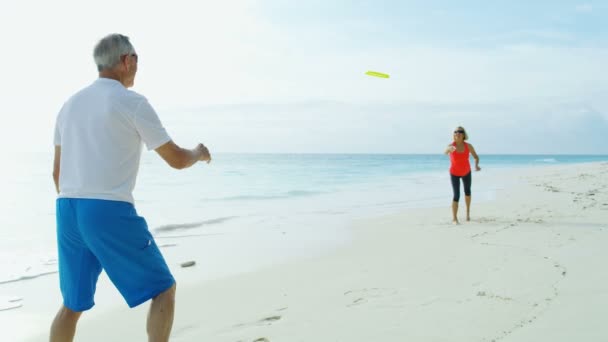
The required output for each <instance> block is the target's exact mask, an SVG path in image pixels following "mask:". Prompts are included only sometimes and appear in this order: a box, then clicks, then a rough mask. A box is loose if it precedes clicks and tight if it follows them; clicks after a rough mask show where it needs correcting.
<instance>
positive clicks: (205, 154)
mask: <svg viewBox="0 0 608 342" xmlns="http://www.w3.org/2000/svg"><path fill="white" fill-rule="evenodd" d="M196 149H197V150H198V151H199V153H200V154H201V156H200V157H199V158H198V160H199V161H206V162H207V164H209V163H210V162H211V154H210V153H209V149H208V148H207V147H206V146H205V145H203V144H198V146H197V147H196Z"/></svg>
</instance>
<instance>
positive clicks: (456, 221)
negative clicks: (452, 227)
mask: <svg viewBox="0 0 608 342" xmlns="http://www.w3.org/2000/svg"><path fill="white" fill-rule="evenodd" d="M452 224H460V222H458V220H456V219H455V220H452Z"/></svg>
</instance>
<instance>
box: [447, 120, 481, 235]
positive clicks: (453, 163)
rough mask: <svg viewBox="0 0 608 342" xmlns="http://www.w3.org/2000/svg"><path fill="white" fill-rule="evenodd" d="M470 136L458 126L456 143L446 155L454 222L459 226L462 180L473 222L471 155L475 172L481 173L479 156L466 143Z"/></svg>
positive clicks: (452, 144) (449, 147) (455, 135)
mask: <svg viewBox="0 0 608 342" xmlns="http://www.w3.org/2000/svg"><path fill="white" fill-rule="evenodd" d="M466 140H469V135H468V134H467V131H466V130H465V129H464V127H461V126H458V127H456V129H455V130H454V142H452V143H451V144H449V145H448V147H447V149H446V150H445V154H447V155H449V156H450V178H451V180H452V190H453V192H454V198H453V201H452V222H453V223H454V224H458V201H460V179H462V184H463V185H464V200H465V203H466V205H467V221H470V220H471V216H470V209H471V164H470V163H469V154H472V155H473V158H475V171H480V170H481V168H480V167H479V156H478V155H477V153H476V152H475V149H474V148H473V145H471V144H469V143H467V142H466Z"/></svg>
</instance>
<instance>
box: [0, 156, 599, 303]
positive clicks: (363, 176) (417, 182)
mask: <svg viewBox="0 0 608 342" xmlns="http://www.w3.org/2000/svg"><path fill="white" fill-rule="evenodd" d="M598 161H608V156H598V155H590V156H584V155H481V167H482V171H481V172H480V173H475V174H474V176H473V194H474V200H475V201H483V200H491V199H493V198H494V196H495V190H497V189H500V188H501V186H503V184H495V183H493V184H488V183H487V182H484V177H485V175H486V174H488V175H489V174H491V173H492V171H493V170H500V169H506V168H513V169H516V168H521V167H530V166H542V165H560V164H572V163H584V162H598ZM12 162H13V163H14V165H15V168H13V169H11V170H12V171H11V172H12V173H11V174H9V175H5V179H9V182H8V184H7V185H6V193H8V194H9V195H8V196H4V197H3V198H2V199H1V200H0V206H1V208H2V213H1V215H0V258H1V260H3V262H2V264H0V309H1V307H2V300H1V297H2V295H3V286H7V285H8V286H12V285H11V284H13V285H14V284H15V283H16V282H20V281H29V280H28V279H35V278H37V277H40V276H43V275H46V274H54V273H55V272H56V270H57V265H56V251H55V233H54V231H55V222H54V199H55V194H54V188H53V185H52V179H51V156H50V155H35V154H31V155H21V156H20V157H19V159H15V160H13V161H12ZM448 167H449V159H448V157H447V156H444V155H389V154H374V155H367V154H218V155H215V156H214V160H213V162H212V163H211V164H209V165H206V164H199V165H195V166H194V167H192V168H190V169H187V170H183V171H177V170H173V169H171V168H169V167H168V166H167V165H165V164H164V162H163V161H162V160H161V159H160V158H159V157H158V156H157V155H156V154H155V153H145V154H144V157H143V159H142V164H141V168H140V177H139V178H138V183H137V186H136V191H135V194H134V195H135V199H136V207H137V209H138V211H139V213H140V214H141V215H143V216H145V217H146V219H147V221H148V224H149V226H150V229H151V230H152V232H153V233H154V234H155V236H156V237H157V240H158V241H159V244H161V245H162V244H165V245H167V246H168V245H169V244H170V245H173V246H178V247H174V248H172V249H170V250H168V251H169V252H168V253H169V255H170V257H171V253H179V248H181V247H179V246H186V245H188V243H187V240H188V239H194V238H195V237H196V236H201V235H205V234H207V235H209V236H212V235H213V234H216V235H220V234H228V233H229V234H228V235H230V234H232V235H231V236H232V237H236V236H242V235H243V234H248V233H250V232H256V234H255V235H253V237H252V238H253V239H262V238H260V237H266V238H264V239H262V240H263V241H257V242H256V243H259V244H260V251H262V250H273V249H274V250H275V251H276V253H277V255H282V254H281V253H287V252H285V250H301V251H305V252H304V253H308V251H310V250H311V248H317V247H319V248H321V247H320V246H323V245H324V244H331V243H332V242H331V241H333V240H339V239H341V238H342V237H339V236H336V235H333V232H335V231H337V228H336V227H339V226H341V225H344V224H346V223H347V222H349V221H350V220H352V219H353V218H358V217H366V216H373V215H381V214H386V213H392V212H397V211H399V210H403V209H405V208H415V207H430V206H446V208H447V205H448V204H449V202H450V201H451V187H450V181H449V178H448V171H447V170H448ZM447 215H448V213H447V209H446V217H447ZM279 230H280V231H282V232H291V233H292V234H291V235H290V236H292V237H297V239H295V238H294V239H293V240H292V241H287V240H277V239H275V238H274V237H273V236H271V235H270V234H268V232H272V231H279ZM302 234H304V235H302ZM305 234H308V235H305ZM320 234H321V235H322V236H323V238H319V237H318V236H319V235H320ZM248 239H249V237H248ZM220 241H223V242H220ZM234 241H235V240H234V239H232V240H231V239H229V238H227V239H225V240H215V241H214V242H205V241H199V242H197V244H196V247H193V248H197V249H200V250H201V253H203V252H206V251H210V250H216V251H217V253H218V254H217V255H222V253H225V251H226V250H230V251H231V253H234V251H235V250H238V249H239V247H236V246H235V245H234V243H235V242H234ZM304 243H307V244H309V245H307V246H305V247H306V248H304V247H303V245H302V244H304ZM222 244H224V245H222ZM311 246H312V247H311ZM279 247H281V248H279ZM173 251H175V252H173ZM195 252H196V251H189V253H195ZM206 257H207V258H212V257H209V256H208V255H207V256H206Z"/></svg>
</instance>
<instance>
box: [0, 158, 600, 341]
mask: <svg viewBox="0 0 608 342" xmlns="http://www.w3.org/2000/svg"><path fill="white" fill-rule="evenodd" d="M492 181H495V182H505V184H507V183H508V184H515V185H516V186H515V187H513V188H509V189H505V190H503V191H500V192H499V193H498V194H497V199H496V200H495V201H491V202H486V203H482V204H476V203H474V204H473V211H472V218H473V220H472V222H463V223H462V224H461V225H458V226H454V225H452V224H451V219H450V211H449V208H448V207H447V206H446V207H445V208H434V209H423V210H409V211H405V212H403V213H401V214H399V215H394V216H390V217H382V218H375V219H368V220H365V221H360V222H356V223H354V224H353V225H352V227H351V228H350V229H351V231H352V234H353V236H354V238H353V241H352V242H350V243H348V244H346V245H345V246H342V247H340V248H337V249H336V250H333V251H331V252H329V253H325V254H323V255H321V256H316V257H314V258H310V259H298V260H295V261H289V262H287V263H283V264H279V265H277V266H272V267H268V268H265V269H262V270H259V271H256V272H252V273H247V274H240V275H236V276H230V277H225V278H222V279H219V280H214V281H208V282H203V283H197V282H192V283H188V282H186V283H179V284H178V299H177V300H178V301H177V313H176V319H175V325H174V329H173V337H172V341H197V342H198V341H231V342H236V341H243V342H252V341H257V342H262V341H272V342H275V341H345V342H346V341H348V342H353V341H383V342H385V341H450V342H454V341H463V342H465V341H466V342H470V341H488V342H489V341H534V342H538V341H552V342H556V341H568V342H572V341H585V342H591V341H606V340H608V325H606V324H605V323H604V320H605V317H606V313H607V311H608V267H606V266H605V265H604V264H605V261H606V260H608V193H607V191H606V190H607V189H608V163H595V164H581V165H571V166H554V167H546V168H535V169H520V170H518V171H516V172H504V173H502V174H501V175H500V176H496V179H494V180H492ZM446 186H447V185H446ZM474 190H475V184H474V185H473V191H474ZM404 196H406V194H404ZM447 202H448V203H449V198H448V199H447ZM461 205H462V206H464V203H463V201H461ZM462 209H463V208H461V215H460V217H461V220H463V218H464V214H462V213H463V210H462ZM218 262H221V260H218ZM188 271H189V272H202V271H203V269H202V267H201V265H200V264H197V265H196V266H194V267H191V268H189V269H188ZM179 281H180V280H179V278H178V282H179ZM146 310H147V305H143V306H141V307H140V308H137V309H135V310H128V309H126V308H124V306H123V308H122V309H111V310H109V311H108V312H103V310H102V311H101V313H94V312H91V313H87V314H85V316H84V317H83V319H82V321H81V324H80V326H79V331H78V333H77V339H76V340H77V341H88V342H95V341H145V340H146V338H145V333H144V326H145V323H144V322H145V315H146ZM51 318H52V317H48V320H49V321H50V319H51ZM2 329H3V330H4V329H5V328H4V327H3V328H2ZM39 329H40V331H41V337H39V338H38V339H32V341H46V335H45V334H46V330H47V327H46V326H40V327H39ZM2 340H4V339H2Z"/></svg>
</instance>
